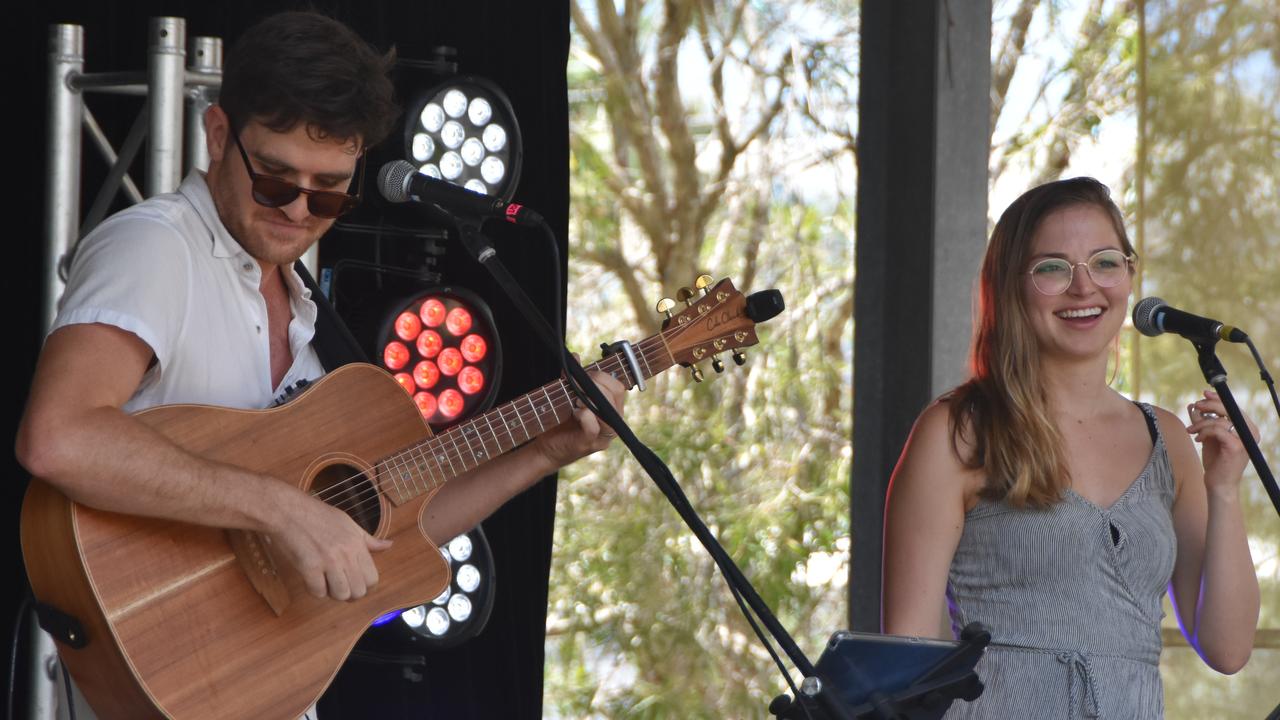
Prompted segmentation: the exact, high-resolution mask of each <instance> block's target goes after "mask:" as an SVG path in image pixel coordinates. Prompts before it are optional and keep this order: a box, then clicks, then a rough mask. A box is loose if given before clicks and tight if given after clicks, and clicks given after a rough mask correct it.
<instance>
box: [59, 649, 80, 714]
mask: <svg viewBox="0 0 1280 720" xmlns="http://www.w3.org/2000/svg"><path fill="white" fill-rule="evenodd" d="M58 668H59V669H60V670H61V672H62V689H64V690H66V691H67V716H68V718H69V720H76V700H75V698H74V697H72V696H71V674H70V673H68V672H67V665H66V663H64V662H62V658H61V657H59V658H58Z"/></svg>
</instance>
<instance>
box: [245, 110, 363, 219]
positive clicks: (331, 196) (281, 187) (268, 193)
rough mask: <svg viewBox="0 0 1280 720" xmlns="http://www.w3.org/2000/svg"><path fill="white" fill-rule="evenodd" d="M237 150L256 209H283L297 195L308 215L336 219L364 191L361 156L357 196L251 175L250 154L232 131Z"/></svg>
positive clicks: (358, 198)
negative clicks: (305, 205)
mask: <svg viewBox="0 0 1280 720" xmlns="http://www.w3.org/2000/svg"><path fill="white" fill-rule="evenodd" d="M231 137H233V138H235V141H236V147H237V148H239V149H240V157H241V158H243V159H244V169H245V170H247V171H248V172H249V180H250V181H251V182H252V183H253V199H254V202H256V203H258V204H259V205H263V206H265V207H269V208H278V207H284V206H285V205H288V204H289V203H291V202H293V201H294V200H297V199H298V196H299V195H306V196H307V211H308V212H310V213H311V214H312V215H315V216H316V217H320V218H336V217H338V216H340V215H343V214H345V213H348V212H351V211H352V210H353V209H355V207H356V206H357V205H359V204H360V193H361V192H363V191H364V153H363V152H361V153H360V159H359V160H358V161H357V163H356V165H357V167H356V193H355V194H354V195H348V194H347V193H344V192H337V191H335V190H311V189H309V188H304V187H298V186H297V185H295V184H293V183H291V182H289V181H288V180H282V179H280V178H278V177H272V176H270V175H259V174H258V173H256V172H254V171H253V165H251V164H250V163H249V153H247V152H245V150H244V145H242V144H240V133H238V132H236V131H235V130H232V131H231Z"/></svg>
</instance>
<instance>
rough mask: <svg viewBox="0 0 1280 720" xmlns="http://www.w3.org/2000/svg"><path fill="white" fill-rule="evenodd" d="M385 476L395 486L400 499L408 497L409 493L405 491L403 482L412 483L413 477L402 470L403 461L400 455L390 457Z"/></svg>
mask: <svg viewBox="0 0 1280 720" xmlns="http://www.w3.org/2000/svg"><path fill="white" fill-rule="evenodd" d="M387 475H388V476H389V477H390V478H391V480H392V483H393V484H394V485H395V487H396V492H398V493H400V495H401V496H402V497H408V496H409V495H410V494H409V492H407V491H406V490H405V481H412V480H413V476H412V475H411V474H409V473H406V472H405V470H404V459H403V454H402V453H397V454H396V455H393V456H392V458H391V462H390V463H389V467H388V468H387ZM406 475H407V477H406Z"/></svg>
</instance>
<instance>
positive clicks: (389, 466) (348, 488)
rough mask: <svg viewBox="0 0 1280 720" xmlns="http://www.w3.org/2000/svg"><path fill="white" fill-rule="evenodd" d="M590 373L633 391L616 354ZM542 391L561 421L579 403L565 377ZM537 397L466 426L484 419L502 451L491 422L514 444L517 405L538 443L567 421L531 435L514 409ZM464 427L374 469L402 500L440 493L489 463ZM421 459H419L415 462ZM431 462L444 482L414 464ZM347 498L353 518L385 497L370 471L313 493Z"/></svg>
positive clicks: (654, 346) (653, 346)
mask: <svg viewBox="0 0 1280 720" xmlns="http://www.w3.org/2000/svg"><path fill="white" fill-rule="evenodd" d="M648 344H649V345H650V347H648V348H644V347H643V346H644V345H645V343H641V344H640V345H638V346H637V347H641V348H642V350H641V353H642V356H643V362H644V363H645V365H646V366H648V365H649V361H650V360H651V359H656V358H657V357H660V356H661V353H653V352H651V351H653V350H658V349H659V348H658V343H657V340H656V339H651V340H650V341H648ZM589 369H593V370H602V371H604V372H608V373H609V374H610V375H612V376H614V377H615V378H618V374H617V373H618V372H619V371H620V372H621V374H622V378H619V379H621V380H623V381H624V382H625V383H626V384H627V385H628V386H631V384H632V382H631V377H630V373H629V372H628V370H627V368H626V363H624V362H623V361H622V358H621V357H620V356H617V355H615V356H610V357H609V358H605V359H604V360H601V361H599V362H597V363H594V364H593V365H591V366H590V368H589ZM541 389H542V390H543V396H544V397H546V398H547V399H548V400H550V408H551V410H552V413H553V414H554V415H555V416H556V417H557V418H558V417H559V415H560V413H561V411H563V410H565V409H568V408H572V407H573V405H574V402H575V401H574V398H573V396H572V395H570V394H569V392H568V388H567V385H566V383H565V381H564V379H563V378H561V379H560V380H559V381H556V382H551V383H547V384H546V385H544V386H542V388H541ZM536 393H537V391H536V390H534V391H532V392H529V393H526V394H525V395H524V396H522V397H521V398H516V399H515V400H513V401H511V402H508V403H505V404H503V405H501V406H499V407H497V408H494V409H492V410H490V411H488V412H486V413H484V414H482V415H480V416H477V417H476V418H474V419H472V420H471V421H469V422H468V423H466V424H467V425H475V424H478V421H480V420H484V421H485V424H486V425H488V426H489V428H490V432H489V433H488V435H489V436H490V437H491V438H492V441H491V444H493V445H497V446H498V447H499V448H501V447H502V441H501V440H500V439H499V435H498V433H497V432H494V431H493V426H494V424H493V423H492V422H489V419H490V417H491V416H492V415H494V414H496V415H497V416H498V417H499V418H500V420H499V424H500V425H501V427H503V428H506V429H507V432H508V435H509V436H510V437H511V438H512V439H513V440H514V435H513V434H512V431H511V429H510V426H509V425H508V424H507V423H505V422H503V421H504V420H505V418H506V416H507V414H508V406H511V407H510V410H514V412H515V413H516V417H517V418H518V419H519V420H520V422H521V426H522V427H524V428H525V434H526V440H530V439H533V438H534V437H537V436H538V435H540V434H542V432H545V431H546V430H550V429H551V428H553V427H556V426H559V425H560V424H562V423H563V422H564V421H563V420H562V421H558V422H557V423H556V424H555V425H553V426H551V427H545V426H543V425H542V423H541V421H542V415H541V414H535V420H536V421H537V422H538V423H539V425H540V427H539V431H538V432H537V433H529V432H528V428H527V425H526V424H525V422H524V418H523V417H522V415H521V411H520V410H519V409H517V408H515V407H514V406H515V403H516V402H519V401H520V400H521V399H522V398H527V399H528V401H529V402H530V403H532V402H533V398H532V396H533V395H535V394H536ZM552 395H554V396H555V397H552ZM535 413H537V409H536V408H535ZM462 428H463V425H455V426H453V427H451V428H449V429H448V430H446V431H444V432H442V433H440V434H439V435H434V436H432V437H431V438H428V439H427V440H425V441H423V442H421V443H418V444H417V445H414V446H411V447H409V448H405V449H403V450H400V451H397V452H395V453H393V454H391V455H389V456H387V457H385V458H383V459H382V460H379V461H378V462H377V463H375V464H374V467H375V470H376V469H377V468H380V467H381V468H383V469H384V470H385V472H386V477H387V478H388V479H390V481H391V482H390V485H391V486H392V487H393V488H394V489H395V490H396V491H397V492H399V493H400V494H401V495H402V496H407V497H414V496H416V495H419V494H421V493H423V492H427V491H430V490H433V489H435V488H438V487H440V486H442V485H443V484H444V483H445V482H447V481H448V480H450V479H452V478H453V477H456V476H457V475H459V474H461V473H460V472H458V471H457V470H456V468H457V467H462V468H463V470H462V472H466V471H468V470H471V469H472V468H474V467H478V466H479V465H480V464H483V461H481V462H476V460H478V459H479V458H477V457H476V456H475V451H474V449H472V448H471V445H470V440H468V438H467V437H466V436H465V432H464V431H463V429H462ZM476 432H477V436H476V437H474V439H476V440H480V442H481V448H482V449H484V435H485V433H484V431H483V430H478V431H476ZM458 436H462V437H461V443H459V437H458ZM462 444H466V445H467V448H468V450H467V452H465V453H464V451H463V450H462V448H461V445H462ZM516 444H519V443H516ZM448 445H452V446H453V449H452V450H450V449H449V448H448V447H447V446H448ZM426 446H436V449H437V450H438V452H432V453H431V454H430V455H428V454H427V452H426ZM513 447H514V445H513ZM484 452H485V453H486V454H488V451H487V449H484ZM503 452H505V451H503ZM467 454H470V455H471V456H472V458H471V460H470V461H468V460H467V459H466V456H467ZM499 454H501V453H499ZM415 456H417V457H416V458H415ZM428 457H430V458H431V459H432V460H434V461H435V465H436V467H437V468H439V470H440V472H441V473H443V474H444V475H445V477H444V478H443V479H438V478H437V477H435V475H436V473H434V472H432V471H431V470H430V468H429V466H427V464H426V463H420V462H414V460H415V459H417V460H425V459H426V458H428ZM438 457H443V458H445V459H444V461H443V462H441V461H440V460H438V459H436V458H438ZM489 457H490V458H491V457H493V456H492V455H489ZM455 463H456V465H455ZM445 466H448V468H449V471H452V474H450V473H449V471H446V469H445ZM423 467H426V468H427V469H426V472H425V473H423V472H422V468H423ZM410 468H411V470H410V472H411V473H413V471H414V470H416V471H418V472H417V473H413V474H415V475H416V476H417V477H420V478H422V479H423V480H425V481H426V482H427V483H428V485H429V486H428V487H427V488H425V489H423V488H421V487H419V485H418V483H417V482H416V481H414V480H412V479H411V480H410V481H409V483H407V484H406V482H405V481H404V480H403V479H402V478H401V477H400V476H399V473H397V470H399V471H403V470H406V469H410ZM353 484H354V485H355V487H352V485H353ZM408 488H412V489H411V490H409V489H408ZM341 495H345V496H346V497H342V498H341V499H340V501H338V502H334V503H333V506H334V507H336V508H338V509H340V510H343V511H344V512H348V513H350V512H358V511H361V510H366V509H372V508H374V507H376V506H377V504H378V501H379V497H380V493H379V491H378V488H377V487H376V485H375V482H374V480H373V479H372V478H370V476H369V473H367V472H358V473H356V474H354V475H351V476H349V477H347V478H344V479H342V480H339V481H337V482H335V483H333V484H332V485H329V486H328V487H326V488H325V489H324V490H322V491H320V492H318V493H313V496H314V497H317V498H318V499H320V500H323V501H326V502H328V501H330V500H334V499H335V498H337V497H338V496H341Z"/></svg>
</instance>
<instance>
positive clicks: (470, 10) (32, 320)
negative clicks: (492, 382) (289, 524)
mask: <svg viewBox="0 0 1280 720" xmlns="http://www.w3.org/2000/svg"><path fill="white" fill-rule="evenodd" d="M299 7H303V5H302V4H300V3H281V2H247V1H245V0H231V1H227V2H219V3H204V4H200V3H194V2H137V3H102V2H72V3H58V4H57V6H56V7H54V6H53V4H52V3H45V4H39V5H36V4H28V5H23V6H21V7H20V8H16V9H15V11H14V12H15V13H16V16H10V18H9V24H10V28H11V30H10V32H9V33H7V43H6V45H7V55H8V59H9V63H7V67H8V68H9V69H10V73H9V75H10V78H11V84H10V93H11V94H10V99H9V102H8V103H7V107H6V110H5V113H4V115H5V117H6V122H5V124H4V127H5V128H6V130H5V135H6V136H7V146H8V152H7V153H6V154H7V155H8V157H9V158H10V163H9V167H8V172H7V173H6V175H7V176H8V182H7V183H5V185H6V186H7V187H8V188H9V189H8V190H7V191H6V192H7V194H8V197H9V207H8V208H6V218H7V220H8V222H7V223H6V224H7V226H8V228H7V230H8V232H7V233H6V235H7V242H6V243H5V245H4V248H5V251H6V254H7V257H6V262H5V263H4V265H3V267H4V270H5V275H6V277H5V280H4V282H3V283H0V285H2V286H3V292H4V293H5V300H6V302H5V305H4V307H5V308H6V309H7V310H8V312H7V313H5V315H6V316H7V317H8V318H9V327H8V329H7V333H6V334H7V342H6V343H5V344H6V347H7V348H8V352H7V356H8V357H9V361H8V362H7V363H5V376H4V377H5V382H4V386H5V389H6V390H7V392H8V397H7V398H6V399H5V401H4V407H3V410H4V421H5V422H6V425H5V428H6V431H7V432H6V433H5V437H7V438H12V437H13V428H14V427H15V426H16V423H17V420H18V417H19V415H20V413H21V408H22V403H23V402H24V400H25V396H26V392H27V385H28V382H29V379H30V376H31V370H32V367H33V366H34V363H35V357H36V354H37V352H38V348H39V342H40V340H39V338H40V336H41V332H42V328H40V327H39V316H40V313H39V302H40V300H39V298H40V283H41V270H40V268H41V253H42V243H43V235H42V217H43V215H42V207H43V197H42V192H43V189H42V184H43V177H44V164H45V162H44V152H45V150H44V145H45V132H44V129H45V125H46V123H45V118H44V113H45V108H44V105H45V97H46V88H45V82H46V80H45V72H46V67H45V63H46V56H47V27H48V25H49V24H51V23H56V22H71V23H77V24H80V25H83V26H84V27H85V45H86V49H85V58H86V59H85V70H86V72H105V71H121V70H133V71H139V70H143V69H145V67H146V56H145V48H146V45H145V43H146V28H147V20H148V18H150V17H154V16H161V15H169V16H176V17H183V18H186V20H187V36H188V38H190V37H192V36H195V35H211V36H217V37H221V38H223V40H224V43H225V44H226V46H227V47H228V48H229V47H230V46H231V45H232V44H233V43H234V40H235V38H236V37H237V36H238V34H239V33H240V32H241V31H242V30H243V29H244V28H245V27H247V26H248V25H250V24H252V22H253V21H254V20H256V19H258V18H260V17H262V16H263V15H266V14H269V13H271V12H274V11H277V10H282V9H296V8H299ZM307 7H315V8H317V9H320V10H321V11H324V12H327V13H328V14H331V15H333V16H335V17H337V18H338V19H340V20H342V21H344V22H346V23H348V24H349V25H351V26H352V27H353V28H355V29H356V31H357V32H359V33H360V34H361V35H362V36H364V37H365V38H366V39H368V40H369V41H371V42H373V43H374V44H375V45H377V46H378V47H381V48H387V47H389V46H390V45H392V44H395V45H396V46H397V47H398V48H399V50H400V54H401V56H402V57H419V58H425V57H427V56H428V55H429V52H428V49H429V48H431V47H434V46H436V45H449V46H452V47H455V48H457V50H458V57H457V59H458V61H459V65H460V71H461V72H463V73H469V74H476V75H482V76H485V77H488V78H490V79H491V80H493V81H495V82H496V83H497V84H498V85H499V86H500V87H502V88H503V89H504V90H505V91H506V92H507V94H508V95H509V96H510V98H511V101H512V104H513V106H514V108H515V112H516V115H517V117H518V118H519V122H520V126H521V130H522V133H523V135H524V140H525V159H524V169H523V173H522V178H521V185H520V188H519V189H518V190H517V192H516V195H515V198H516V199H517V200H518V201H520V202H523V203H525V204H528V205H529V206H531V207H535V208H537V209H538V210H539V211H540V212H541V213H542V214H543V216H544V217H546V218H547V220H548V221H549V222H550V223H551V226H552V227H553V228H554V229H555V230H556V233H557V235H558V236H559V238H560V242H561V257H562V258H563V257H567V246H566V245H565V242H564V238H565V237H566V230H567V224H568V220H567V215H568V163H567V157H568V131H567V127H568V121H567V100H566V87H565V61H566V57H567V52H568V27H569V17H568V8H567V3H565V2H563V1H562V0H557V1H556V2H517V1H516V0H470V1H469V2H465V3H381V2H366V3H359V4H357V3H347V4H342V3H337V4H335V3H329V4H325V3H319V4H317V3H310V4H308V5H307ZM89 102H90V107H91V108H92V109H93V110H94V113H95V115H97V116H98V118H99V120H100V121H101V122H102V124H103V125H104V127H106V128H107V129H108V134H109V135H110V136H111V137H112V138H113V139H114V140H115V142H116V143H117V144H118V143H119V141H120V139H121V138H123V135H124V133H125V132H126V131H127V129H128V127H129V124H130V123H131V122H132V120H133V117H134V115H135V114H136V112H137V101H136V99H123V98H105V97H103V96H101V95H97V96H91V97H90V99H89ZM95 153H96V150H94V149H93V148H92V147H91V146H90V144H89V143H88V142H87V141H86V142H85V144H84V155H85V157H86V165H85V167H86V176H85V182H84V187H85V188H86V191H85V193H84V197H83V199H82V208H87V207H88V205H89V203H91V202H92V199H93V194H94V193H95V192H96V189H97V186H96V182H97V181H98V180H100V178H101V177H102V175H103V174H104V173H105V169H104V168H103V167H102V166H101V163H100V162H98V161H97V160H96V155H95ZM134 177H135V179H137V180H139V182H140V181H141V178H142V175H141V165H140V164H139V165H137V166H136V167H135V173H134ZM493 225H495V224H494V223H490V227H492V226H493ZM492 229H493V232H492V233H491V234H492V235H493V236H494V237H495V239H496V240H497V242H498V248H499V251H500V253H501V256H502V258H503V259H504V260H505V262H506V263H507V264H508V265H509V267H511V268H512V271H513V272H514V273H515V275H516V276H517V277H518V278H519V279H520V280H521V282H522V283H523V284H524V285H525V287H526V289H527V291H528V292H529V294H530V295H531V296H532V297H533V298H534V300H535V301H536V302H538V303H539V304H541V305H542V307H543V308H544V309H548V310H549V308H551V307H552V306H553V305H552V303H553V301H554V298H555V296H556V295H557V294H560V295H561V296H562V297H563V292H564V289H563V287H559V288H557V287H553V284H554V283H553V280H552V278H551V274H550V272H549V270H550V265H549V263H550V260H549V259H548V253H547V252H546V248H545V246H544V242H545V241H543V240H542V239H541V238H540V237H538V236H537V235H533V234H528V233H526V232H522V231H517V230H515V229H514V228H510V229H508V228H505V227H498V228H492ZM323 247H325V245H324V244H323V243H322V248H323ZM325 253H328V251H322V257H324V256H325ZM326 262H327V260H326ZM439 269H440V270H441V271H442V272H444V273H445V275H446V278H447V280H448V281H449V282H451V283H456V284H459V285H464V286H468V287H470V288H472V289H474V290H476V291H477V292H478V293H480V294H481V295H482V296H483V297H485V298H486V299H489V300H490V302H491V304H492V305H493V309H494V313H495V316H496V317H497V318H498V325H499V332H500V333H501V335H502V338H503V344H504V350H505V355H506V358H507V361H506V363H505V370H504V378H503V384H502V389H501V391H500V394H499V398H498V399H499V401H501V400H503V399H505V398H509V397H512V396H514V395H516V394H519V393H520V392H523V391H525V390H527V389H529V388H531V387H534V386H535V385H537V384H539V383H541V382H544V381H546V380H548V379H550V378H552V377H554V375H555V374H556V368H555V362H554V359H553V356H551V355H550V354H549V353H548V352H546V351H544V350H542V349H541V348H539V347H537V346H536V344H535V341H534V338H533V337H532V335H531V334H530V333H529V332H528V331H527V330H526V329H525V328H524V327H523V323H522V322H520V320H519V318H518V317H517V316H516V313H515V311H514V310H513V309H512V308H511V307H510V306H509V305H508V304H507V303H506V302H505V300H502V299H500V298H498V297H497V293H496V291H495V289H494V288H493V287H492V285H491V284H490V283H489V282H488V280H487V277H486V275H485V274H484V271H483V270H482V269H480V268H478V267H476V266H475V264H474V263H473V262H472V261H471V260H470V259H469V258H467V257H465V256H464V255H463V253H462V252H461V250H460V249H453V248H451V249H450V250H449V252H448V254H446V255H445V256H444V257H443V258H442V259H441V262H440V266H439ZM83 381H86V382H88V381H91V379H83ZM10 446H12V443H11V440H10ZM5 457H6V458H8V462H9V463H10V464H9V467H8V468H7V469H8V470H9V472H8V476H9V478H10V481H9V482H8V483H6V484H5V486H4V490H3V492H4V496H3V508H4V513H5V516H4V518H3V527H4V532H5V535H4V539H3V543H2V544H3V547H4V558H5V562H6V564H5V566H4V568H3V570H2V571H0V572H3V575H0V578H4V580H6V581H7V582H5V586H6V588H7V589H6V590H4V591H2V592H0V594H3V596H4V597H5V599H6V606H5V613H4V614H5V617H7V618H10V619H12V618H14V617H15V611H16V605H17V602H18V600H19V598H20V597H21V594H20V593H21V588H22V587H23V586H24V585H25V580H24V575H23V571H22V563H21V557H20V554H19V551H18V509H19V505H20V502H21V495H22V491H23V489H24V487H25V483H26V479H25V474H24V473H23V472H22V471H21V468H20V467H19V466H18V465H17V464H16V462H15V461H14V460H13V459H12V453H11V452H8V453H6V454H5ZM554 502H555V484H554V481H547V482H544V483H542V484H540V485H539V486H537V487H535V488H534V489H532V490H530V491H529V492H526V493H525V494H523V495H522V496H520V497H519V498H516V499H515V500H514V501H512V502H511V503H509V504H508V505H507V506H506V507H504V508H503V509H502V510H500V511H499V512H498V513H497V514H495V515H494V516H493V517H492V518H490V520H489V521H487V522H486V523H485V528H486V532H487V533H488V536H489V539H490V543H491V544H492V546H493V551H494V555H495V562H496V564H497V588H498V600H497V604H496V606H495V608H494V612H493V615H492V617H491V619H490V621H489V624H488V627H487V628H486V630H485V631H484V633H482V634H481V635H480V636H479V637H477V638H475V639H473V640H471V641H470V642H468V643H466V644H464V645H462V646H460V647H459V648H456V649H454V650H450V651H443V652H437V653H432V654H429V655H428V656H427V663H428V664H427V667H426V668H425V669H423V668H419V669H418V672H420V673H421V678H422V679H421V680H420V681H411V680H407V679H405V676H404V673H403V672H402V669H401V668H399V667H396V666H392V665H374V664H368V663H357V662H349V663H348V664H347V666H345V667H344V669H343V670H342V672H341V673H340V674H339V676H338V678H337V680H336V681H335V683H334V686H333V687H332V688H331V690H330V692H329V693H328V694H327V695H326V696H325V699H324V701H323V702H322V705H321V712H322V716H323V717H325V719H326V720H332V718H374V717H377V718H400V717H405V718H407V717H415V718H420V717H437V716H438V717H453V718H495V717H502V718H533V717H540V716H541V698H542V666H543V627H544V621H545V615H546V600H547V572H548V567H549V564H550V554H551V534H552V528H553V522H554ZM10 622H12V620H11V621H10ZM6 639H7V638H6ZM5 654H6V656H8V653H7V652H6V653H5ZM18 657H19V663H18V672H19V677H18V683H17V685H18V701H19V704H18V707H17V712H16V713H15V717H24V716H25V704H24V702H23V700H24V698H23V695H24V693H23V689H24V687H25V679H24V677H23V675H24V674H25V671H26V668H25V667H24V665H25V663H24V662H23V660H22V658H23V657H24V654H23V653H21V652H20V653H19V655H18ZM6 667H8V664H6Z"/></svg>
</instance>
